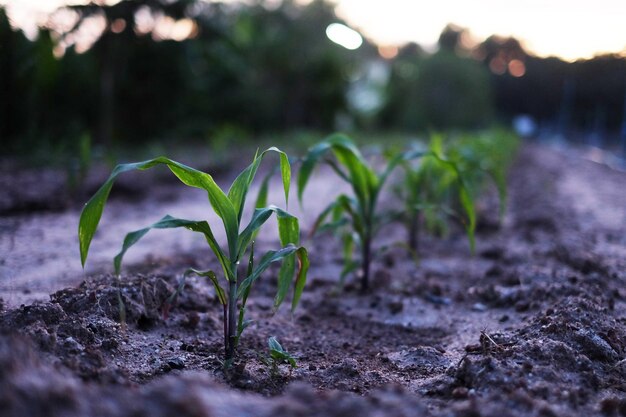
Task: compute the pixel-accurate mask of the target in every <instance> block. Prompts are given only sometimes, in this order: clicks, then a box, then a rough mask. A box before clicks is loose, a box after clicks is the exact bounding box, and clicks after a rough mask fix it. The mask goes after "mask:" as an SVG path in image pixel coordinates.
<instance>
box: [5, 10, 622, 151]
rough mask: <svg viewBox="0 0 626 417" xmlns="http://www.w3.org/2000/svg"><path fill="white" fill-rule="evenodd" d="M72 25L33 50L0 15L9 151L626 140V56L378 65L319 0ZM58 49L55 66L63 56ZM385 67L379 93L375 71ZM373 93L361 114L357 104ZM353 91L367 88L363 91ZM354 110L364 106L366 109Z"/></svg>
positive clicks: (516, 50)
mask: <svg viewBox="0 0 626 417" xmlns="http://www.w3.org/2000/svg"><path fill="white" fill-rule="evenodd" d="M68 8H69V9H70V10H71V11H72V13H74V15H75V16H77V20H76V22H75V25H74V26H73V28H71V29H69V30H66V32H65V33H58V30H56V28H54V27H53V26H51V27H47V28H41V29H40V32H39V35H38V37H37V38H36V39H35V40H33V41H31V40H28V39H27V38H26V37H25V36H24V34H23V33H22V32H21V31H19V30H17V29H13V28H12V27H11V25H10V22H9V20H8V18H7V16H6V14H5V13H4V11H3V10H2V9H0V54H1V57H2V58H1V59H0V138H1V139H2V152H14V151H29V150H31V149H32V146H33V145H37V146H39V147H43V146H42V145H51V146H54V147H59V146H61V147H63V146H74V145H72V144H73V143H76V138H78V137H84V136H85V135H86V134H87V135H89V136H90V137H92V138H94V139H95V141H96V142H98V143H101V144H105V145H106V144H111V143H113V142H116V143H124V144H126V143H130V142H135V143H137V142H141V141H147V140H154V139H165V138H210V137H212V136H213V135H216V134H218V133H219V132H223V131H224V130H232V131H237V132H241V133H242V134H257V133H265V132H277V131H288V130H291V129H311V130H323V131H329V130H333V129H336V128H337V127H343V126H344V125H346V123H345V122H346V120H347V121H348V124H347V125H348V126H353V127H356V128H384V129H392V130H407V131H421V130H425V129H449V128H474V127H483V126H486V125H488V124H490V123H492V122H494V121H501V122H504V123H508V122H510V120H511V119H512V118H513V117H515V116H517V115H520V114H526V115H529V116H531V117H533V118H534V120H535V121H536V122H537V123H538V125H539V126H540V127H546V128H549V129H552V130H553V131H555V132H562V133H566V132H567V131H569V130H579V131H590V130H593V131H596V132H603V133H604V132H617V131H618V130H619V129H620V127H621V126H622V125H623V123H624V117H625V116H624V114H625V113H626V111H625V109H624V106H625V101H626V60H625V59H624V58H623V57H618V56H602V57H597V58H595V59H592V60H586V61H578V62H575V63H567V62H564V61H561V60H559V59H557V58H547V59H543V58H537V57H533V56H532V55H529V54H528V53H526V52H525V51H524V50H523V49H522V47H521V46H520V44H519V42H517V41H516V40H515V39H502V38H498V37H491V38H489V39H487V40H485V41H484V42H483V43H481V44H480V45H478V46H474V47H471V48H470V47H467V46H464V45H465V43H464V42H463V36H464V31H463V30H461V29H458V28H455V27H452V26H451V27H448V28H446V29H445V30H444V31H443V32H442V34H441V37H440V42H439V44H440V48H439V50H438V52H436V53H434V54H428V53H425V52H424V51H423V50H422V49H421V48H420V47H419V46H418V45H415V44H412V45H407V46H405V47H403V48H401V49H400V50H399V53H398V54H397V56H395V57H394V58H391V59H387V60H383V59H382V58H380V56H379V55H378V53H377V49H376V47H375V46H374V45H373V44H372V43H370V42H367V41H366V42H365V43H364V44H363V46H361V47H360V48H359V49H357V50H356V51H350V50H347V49H344V48H343V47H341V46H339V45H336V44H334V43H332V42H330V41H329V40H328V39H327V38H326V36H325V33H324V31H325V29H326V27H327V26H328V25H329V24H330V23H335V22H341V20H340V19H338V18H337V16H336V15H335V13H334V10H333V7H332V6H331V5H330V4H329V3H326V2H325V1H323V0H317V1H313V2H311V3H309V4H307V5H301V4H298V3H295V2H294V1H292V0H285V1H283V2H281V3H279V4H273V5H272V6H271V7H270V6H269V5H267V4H265V2H263V1H258V2H257V3H252V4H246V5H242V4H232V3H229V4H222V3H206V2H196V1H194V0H179V1H174V2H172V1H166V0H126V1H122V2H119V3H117V4H115V5H113V6H100V5H93V4H91V5H86V6H70V7H68ZM141 13H143V14H144V16H145V15H146V14H147V15H148V16H149V17H152V18H153V19H158V18H159V17H162V18H163V17H168V18H170V20H169V22H170V23H171V22H175V21H176V20H178V19H191V21H192V22H193V26H192V29H191V31H190V32H189V34H188V36H185V37H184V39H179V40H178V41H176V40H171V39H170V40H168V39H159V36H158V34H156V33H155V32H154V31H150V30H147V31H143V32H142V31H141V30H139V29H138V24H139V23H140V22H138V16H139V15H140V14H141ZM93 17H99V18H100V19H101V20H104V22H105V25H104V27H105V29H104V31H103V33H102V35H101V36H100V37H99V38H98V40H97V41H96V42H95V43H94V44H93V46H92V47H91V48H90V49H88V50H87V51H86V52H83V53H78V52H77V51H76V48H75V47H74V46H72V45H70V46H69V47H67V49H66V50H65V51H64V53H63V54H62V55H61V54H59V53H58V45H59V44H60V43H62V42H64V41H65V40H67V39H70V37H72V36H78V34H79V33H80V29H81V25H84V24H87V23H88V22H89V21H90V19H91V18H93ZM55 51H56V52H57V54H56V55H57V56H55V53H54V52H55ZM375 63H377V64H378V67H381V66H382V68H384V71H383V81H382V82H381V80H380V78H381V77H377V78H376V80H375V81H372V80H370V79H369V77H368V73H370V72H371V71H368V69H371V68H372V67H373V66H374V64H375ZM359 88H360V89H362V90H363V89H365V90H367V91H368V92H369V93H370V94H375V95H377V96H378V97H379V100H378V104H376V105H375V106H373V107H372V106H370V108H368V109H367V111H364V110H363V109H362V108H361V107H359V105H358V104H359V103H358V102H356V103H355V99H354V98H353V99H351V97H357V98H358V97H359V94H353V93H355V90H358V89H359ZM357 92H358V91H357ZM357 101H358V100H357Z"/></svg>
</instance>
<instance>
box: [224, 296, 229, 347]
mask: <svg viewBox="0 0 626 417" xmlns="http://www.w3.org/2000/svg"><path fill="white" fill-rule="evenodd" d="M224 357H225V358H227V357H228V305H224Z"/></svg>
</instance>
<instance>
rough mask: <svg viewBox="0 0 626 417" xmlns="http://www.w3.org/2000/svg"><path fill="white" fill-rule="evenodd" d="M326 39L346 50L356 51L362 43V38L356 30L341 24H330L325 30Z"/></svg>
mask: <svg viewBox="0 0 626 417" xmlns="http://www.w3.org/2000/svg"><path fill="white" fill-rule="evenodd" d="M326 36H328V39H330V40H331V41H333V42H335V43H336V44H338V45H341V46H343V47H344V48H346V49H350V50H354V49H357V48H358V47H359V46H361V44H362V43H363V37H362V36H361V35H360V34H359V32H357V31H356V30H353V29H350V28H349V27H348V26H346V25H342V24H341V23H332V24H330V25H328V27H327V28H326Z"/></svg>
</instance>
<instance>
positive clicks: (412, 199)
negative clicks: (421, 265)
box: [398, 136, 476, 252]
mask: <svg viewBox="0 0 626 417" xmlns="http://www.w3.org/2000/svg"><path fill="white" fill-rule="evenodd" d="M402 167H403V169H404V179H403V183H402V186H401V187H399V188H398V190H399V194H400V196H401V198H402V199H403V201H404V204H405V210H404V213H403V216H402V217H404V220H405V222H406V224H407V232H408V245H409V247H410V248H411V250H412V251H414V252H416V251H417V250H418V236H419V224H420V215H422V216H423V220H424V222H425V225H426V229H427V230H429V231H430V232H433V233H435V234H446V233H447V229H448V226H447V221H446V218H447V217H449V216H453V217H455V218H457V219H459V220H460V222H461V223H462V224H463V227H464V229H465V232H466V234H467V238H468V240H469V244H470V248H471V250H472V251H473V250H474V245H475V240H474V234H475V230H476V208H475V200H474V196H473V193H472V191H471V189H470V188H469V187H468V186H467V183H466V179H465V178H464V175H463V173H462V172H461V170H460V169H459V166H458V164H457V163H456V162H455V161H451V160H449V159H447V157H446V155H445V154H444V149H443V142H442V138H441V137H440V136H434V137H433V139H432V140H431V143H430V147H429V151H428V152H425V153H424V155H423V158H422V159H421V160H420V161H418V162H417V163H416V162H415V161H411V160H409V159H405V160H403V161H402ZM457 206H458V207H459V208H460V209H458V208H457Z"/></svg>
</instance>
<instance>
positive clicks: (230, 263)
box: [78, 148, 309, 366]
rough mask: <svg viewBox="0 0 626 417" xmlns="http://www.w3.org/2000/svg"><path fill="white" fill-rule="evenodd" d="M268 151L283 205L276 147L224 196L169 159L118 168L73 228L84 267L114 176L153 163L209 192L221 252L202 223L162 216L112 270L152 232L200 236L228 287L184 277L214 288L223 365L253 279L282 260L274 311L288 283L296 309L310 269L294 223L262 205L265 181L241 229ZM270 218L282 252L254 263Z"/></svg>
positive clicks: (214, 279) (287, 173) (139, 233)
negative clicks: (242, 269)
mask: <svg viewBox="0 0 626 417" xmlns="http://www.w3.org/2000/svg"><path fill="white" fill-rule="evenodd" d="M268 152H275V153H277V154H278V155H279V157H280V172H281V177H282V183H283V189H284V194H285V202H286V204H287V202H288V197H289V188H290V183H291V167H290V164H289V160H288V158H287V155H286V154H285V153H284V152H282V151H280V150H279V149H277V148H269V149H267V150H266V151H264V152H262V153H261V154H258V153H257V155H255V157H254V160H253V162H252V163H251V164H250V165H249V166H248V167H247V168H246V169H245V170H244V171H242V172H241V173H240V174H239V176H237V178H236V179H235V180H234V182H233V184H232V185H231V187H230V189H229V191H228V193H224V192H223V191H222V189H221V188H220V187H219V186H218V185H217V184H216V183H215V181H214V180H213V177H211V175H209V174H207V173H204V172H202V171H198V170H196V169H193V168H190V167H188V166H186V165H183V164H181V163H179V162H176V161H172V160H170V159H168V158H165V157H159V158H155V159H151V160H148V161H144V162H138V163H131V164H123V165H118V166H117V167H116V168H115V169H114V170H113V172H112V173H111V175H110V177H109V178H108V179H107V181H106V182H105V183H104V184H103V185H102V186H101V187H100V189H99V190H98V191H97V192H96V194H95V195H94V196H93V197H92V198H91V199H90V200H89V201H88V202H87V204H86V205H85V207H84V208H83V211H82V213H81V217H80V222H79V227H78V237H79V242H80V254H81V262H82V265H83V267H84V265H85V261H86V259H87V254H88V252H89V246H90V244H91V240H92V238H93V236H94V234H95V232H96V229H97V227H98V223H99V222H100V217H101V216H102V212H103V209H104V205H105V203H106V200H107V198H108V196H109V192H110V191H111V187H112V186H113V183H114V181H115V179H116V178H117V176H118V175H120V174H122V173H124V172H128V171H133V170H146V169H149V168H152V167H154V166H157V165H165V166H167V167H168V168H169V169H170V171H172V173H173V174H174V175H175V176H176V177H177V178H178V179H179V180H180V181H181V182H183V183H184V184H185V185H187V186H190V187H196V188H200V189H203V190H205V191H206V192H207V193H208V199H209V202H210V204H211V207H212V208H213V211H214V212H215V213H216V214H217V215H218V216H219V218H220V219H221V221H222V224H223V226H224V230H225V233H226V240H227V246H226V248H222V246H220V244H219V243H218V241H217V240H216V238H215V236H214V235H213V231H212V230H211V227H210V226H209V223H208V222H207V221H204V220H201V221H197V220H185V219H178V218H174V217H171V216H165V217H163V218H162V219H161V220H159V221H158V222H156V223H154V224H152V225H151V226H148V227H146V228H143V229H140V230H136V231H134V232H131V233H129V234H127V235H126V237H125V239H124V243H123V245H122V250H121V251H120V252H119V253H118V254H117V256H115V258H114V266H115V272H116V274H117V275H118V276H119V273H120V269H121V264H122V258H123V256H124V254H125V253H126V251H127V250H128V249H129V248H130V247H131V246H133V245H134V244H135V243H137V242H138V241H139V240H140V239H141V238H142V237H143V236H144V235H146V233H148V232H149V231H150V230H152V229H170V228H185V229H188V230H191V231H194V232H198V233H201V234H203V235H204V237H205V239H206V241H207V243H208V245H209V248H210V249H211V251H212V252H213V254H214V255H215V256H216V257H217V260H218V261H219V263H220V266H221V268H222V272H223V276H224V278H225V280H226V282H227V284H228V286H227V289H224V288H223V287H222V286H221V285H220V280H219V278H218V274H217V273H216V272H215V271H212V270H208V271H198V270H195V269H189V270H187V271H186V272H185V274H184V276H187V275H189V274H196V275H199V276H203V277H206V278H208V279H209V280H210V281H211V283H212V284H213V286H214V288H215V292H216V294H217V298H218V299H219V302H220V303H221V304H222V306H223V310H224V356H225V365H226V366H229V365H230V363H232V360H233V358H234V354H235V348H236V347H237V345H238V342H239V338H240V336H241V334H242V332H243V330H244V329H245V327H246V325H247V322H246V321H245V319H244V314H245V306H246V301H247V299H248V296H249V294H250V289H251V288H252V285H253V284H254V282H255V281H256V279H257V278H259V276H260V275H261V274H262V273H263V272H264V271H265V270H266V269H267V268H268V267H269V266H270V264H271V263H273V262H279V261H280V262H282V265H281V268H280V271H279V273H278V289H277V293H276V296H275V298H274V308H275V309H276V308H278V307H279V306H280V304H281V303H282V302H283V300H284V299H285V297H286V296H287V294H288V292H289V290H290V288H291V286H292V283H293V284H294V290H293V298H292V303H291V306H292V309H295V308H296V306H297V305H298V302H299V300H300V297H301V295H302V291H303V290H304V285H305V282H306V275H307V270H308V267H309V260H308V255H307V251H306V249H305V248H304V247H302V246H299V240H300V227H299V222H298V219H297V218H296V217H294V216H292V215H291V214H289V213H288V212H287V211H285V210H283V209H280V208H278V207H276V206H273V205H270V206H266V201H265V200H266V198H267V189H266V187H267V183H266V181H264V185H263V186H262V189H261V192H260V193H259V194H260V196H259V198H258V199H257V204H256V209H255V211H254V214H253V216H252V218H251V220H250V222H249V223H248V224H247V225H245V227H242V226H243V225H242V223H241V218H242V214H243V210H244V205H245V202H246V197H247V195H248V190H249V188H250V185H251V184H252V181H253V180H254V178H255V175H256V173H257V170H258V168H259V165H260V163H261V161H262V160H263V158H264V156H265V155H266V154H267V153H268ZM272 214H274V215H275V216H276V218H277V221H278V232H279V237H280V243H281V245H282V248H280V249H278V250H270V251H268V252H266V253H265V254H264V255H263V256H261V258H260V259H259V260H258V263H256V261H255V255H254V245H253V241H254V239H255V237H256V235H257V234H258V232H259V230H260V228H261V227H262V226H263V224H264V223H265V222H266V221H267V220H268V219H269V218H270V217H271V216H272ZM242 229H243V230H242ZM246 253H249V256H248V268H247V271H246V276H245V277H243V279H242V280H241V279H239V277H238V276H237V274H238V271H237V270H238V265H239V263H240V261H241V260H242V259H243V258H244V256H245V255H246ZM184 276H183V277H184ZM294 277H295V283H294ZM180 288H181V287H179V290H180ZM175 294H176V293H175ZM174 296H175V295H173V297H174ZM239 300H240V301H241V309H240V310H239V312H238V306H237V303H238V301H239ZM170 301H171V299H170ZM238 313H239V314H238Z"/></svg>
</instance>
